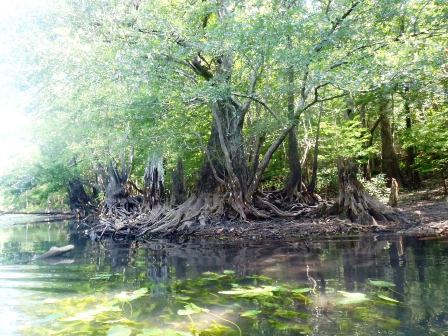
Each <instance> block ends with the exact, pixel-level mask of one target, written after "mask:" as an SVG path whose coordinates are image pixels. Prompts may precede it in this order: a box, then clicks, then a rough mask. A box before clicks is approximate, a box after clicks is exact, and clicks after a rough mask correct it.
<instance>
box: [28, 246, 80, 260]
mask: <svg viewBox="0 0 448 336" xmlns="http://www.w3.org/2000/svg"><path fill="white" fill-rule="evenodd" d="M74 248H75V246H74V245H66V246H61V247H57V246H53V247H51V248H50V249H49V250H48V251H47V252H45V253H44V254H41V255H40V256H37V257H35V258H33V260H36V259H47V258H54V257H59V256H61V255H63V254H66V253H68V252H70V251H72V250H74Z"/></svg>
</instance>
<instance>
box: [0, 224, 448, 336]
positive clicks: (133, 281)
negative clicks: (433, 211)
mask: <svg viewBox="0 0 448 336" xmlns="http://www.w3.org/2000/svg"><path fill="white" fill-rule="evenodd" d="M29 220H30V218H29V217H19V216H8V217H6V216H0V230H1V231H0V302H1V304H0V316H1V317H2V319H1V321H2V323H1V324H0V335H108V334H109V335H164V336H170V335H240V334H242V335H299V334H304V335H448V240H418V239H413V238H408V237H403V238H402V237H396V236H394V237H384V236H376V237H374V236H368V237H360V238H345V239H338V240H320V241H311V242H307V243H304V242H296V243H283V242H272V243H264V244H257V243H251V242H248V243H245V244H232V245H229V244H225V243H205V242H196V243H177V244H175V243H170V242H166V241H152V242H148V243H145V244H136V243H133V244H127V243H124V242H114V241H103V242H100V243H98V242H94V241H90V240H88V239H83V238H81V237H80V236H78V235H77V234H76V233H75V232H74V231H73V230H70V226H71V224H70V223H68V222H57V223H51V224H45V223H39V224H32V223H29ZM66 244H74V245H75V246H76V249H75V251H74V252H73V253H71V254H69V255H67V256H65V257H63V258H58V259H52V260H45V261H44V260H40V261H32V258H33V256H35V255H38V254H41V253H44V252H45V251H47V250H48V249H49V248H50V247H51V246H54V245H56V246H62V245H66Z"/></svg>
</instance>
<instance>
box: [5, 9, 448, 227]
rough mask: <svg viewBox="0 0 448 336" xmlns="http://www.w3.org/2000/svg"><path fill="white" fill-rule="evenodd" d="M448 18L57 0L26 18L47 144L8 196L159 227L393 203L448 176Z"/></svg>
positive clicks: (28, 73)
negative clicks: (397, 193)
mask: <svg viewBox="0 0 448 336" xmlns="http://www.w3.org/2000/svg"><path fill="white" fill-rule="evenodd" d="M447 22H448V6H447V4H446V2H445V1H438V0H433V1H417V0H396V1H385V0H384V1H383V0H380V1H352V0H350V1H348V0H334V1H333V0H326V1H301V0H297V1H294V0H272V1H249V0H248V1H231V0H216V1H181V0H178V1H157V2H153V1H139V0H134V1H116V2H96V1H83V2H76V3H74V2H71V1H61V2H57V3H55V4H54V6H52V7H51V8H49V10H48V11H47V12H45V14H42V15H39V16H36V17H34V18H33V20H30V21H24V22H22V23H21V24H20V25H21V27H20V28H21V29H23V30H24V29H26V30H25V31H23V30H22V31H21V35H20V39H19V40H18V46H17V48H18V49H20V50H21V53H22V54H23V55H21V57H19V58H18V59H15V61H16V62H18V63H19V64H20V67H18V69H17V73H18V78H20V79H19V82H20V83H19V84H20V85H21V87H22V88H23V89H24V90H28V91H30V92H32V93H33V97H34V99H33V101H32V104H31V106H30V107H29V114H30V117H31V118H33V121H34V122H33V124H34V126H33V136H34V138H35V139H36V145H37V146H38V147H39V153H38V154H37V155H36V157H34V158H33V159H32V160H29V162H22V164H21V165H19V166H18V167H17V168H16V169H15V170H13V171H12V172H11V173H9V174H6V175H4V176H2V177H1V181H0V184H1V189H2V193H3V195H4V196H3V197H4V199H5V202H6V203H7V205H8V207H9V208H10V209H15V210H18V209H45V208H47V209H61V208H70V209H71V210H72V211H74V212H75V213H76V214H77V215H78V216H84V215H87V214H88V213H92V212H96V213H100V214H101V216H100V218H101V220H103V221H106V222H107V221H109V222H113V221H114V220H115V219H116V218H121V219H123V220H125V219H126V218H127V219H129V218H131V219H132V221H133V222H135V223H140V224H141V223H143V224H145V232H148V231H149V232H154V233H155V232H160V231H163V232H170V231H173V230H182V229H185V228H188V227H189V226H190V225H192V224H193V223H199V224H200V225H206V224H207V223H209V222H210V221H215V220H221V219H226V220H234V219H238V220H242V221H245V220H252V219H256V220H260V219H271V218H273V217H281V218H300V217H301V216H307V215H310V214H311V213H312V214H314V215H315V214H316V213H318V214H319V215H328V214H330V215H341V216H343V217H346V218H349V219H350V220H352V221H354V222H358V223H361V224H375V223H377V222H388V221H397V220H400V214H398V213H397V212H395V211H393V210H392V209H390V208H388V207H386V205H385V203H387V198H388V197H389V194H390V191H389V188H390V187H391V186H392V187H393V188H392V191H393V190H394V188H395V189H399V190H412V189H418V188H421V187H422V186H423V185H424V182H425V181H427V180H431V181H435V183H437V184H438V185H440V186H443V185H444V186H445V192H446V193H447V194H448V190H447V189H448V187H447V182H446V180H447V179H448V63H447V57H448V49H447V45H448V44H447V42H448V24H447ZM14 55H16V54H13V55H12V56H11V57H13V56H14ZM384 198H386V200H381V199H384ZM327 200H333V201H332V202H328V201H327ZM394 203H396V200H395V201H394V200H393V199H392V200H390V205H394Z"/></svg>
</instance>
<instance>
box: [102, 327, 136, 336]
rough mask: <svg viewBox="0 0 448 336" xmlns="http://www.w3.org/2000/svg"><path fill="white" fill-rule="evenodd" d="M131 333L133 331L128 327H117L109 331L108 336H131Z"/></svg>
mask: <svg viewBox="0 0 448 336" xmlns="http://www.w3.org/2000/svg"><path fill="white" fill-rule="evenodd" d="M131 333H132V330H131V329H129V328H128V327H125V326H121V325H117V326H113V327H112V328H110V329H109V331H108V332H107V336H129V335H130V334H131Z"/></svg>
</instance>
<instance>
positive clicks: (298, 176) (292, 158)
mask: <svg viewBox="0 0 448 336" xmlns="http://www.w3.org/2000/svg"><path fill="white" fill-rule="evenodd" d="M291 43H292V42H291V37H290V36H288V48H289V49H291V47H292V46H291ZM286 72H287V80H288V87H287V90H288V92H287V109H288V118H289V119H290V120H291V121H292V120H293V118H294V99H295V96H294V93H295V85H294V68H293V67H292V66H290V67H288V69H287V71H286ZM287 156H288V166H289V175H288V179H287V182H286V186H285V192H286V196H287V197H288V198H289V199H293V198H294V197H295V196H297V195H298V193H299V192H300V189H301V186H302V168H301V166H300V155H299V145H298V141H297V126H294V127H293V128H292V129H291V131H290V132H289V134H288V152H287Z"/></svg>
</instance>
